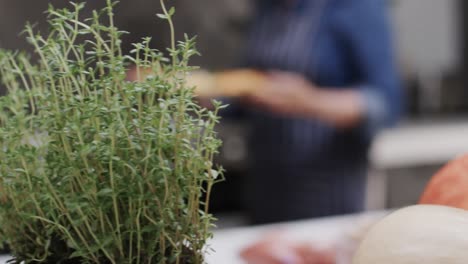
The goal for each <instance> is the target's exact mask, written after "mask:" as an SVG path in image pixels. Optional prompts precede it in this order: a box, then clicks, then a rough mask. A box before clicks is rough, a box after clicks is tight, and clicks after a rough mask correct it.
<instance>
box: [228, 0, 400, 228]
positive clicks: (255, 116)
mask: <svg viewBox="0 0 468 264" xmlns="http://www.w3.org/2000/svg"><path fill="white" fill-rule="evenodd" d="M247 46H248V47H247V49H246V50H247V52H246V56H245V57H246V64H245V66H246V67H247V68H251V69H257V70H261V71H264V72H267V73H268V80H267V82H266V84H265V85H263V87H261V89H256V90H255V91H254V92H253V94H252V95H251V96H248V97H247V98H244V99H245V100H244V101H246V102H248V103H249V104H248V107H244V106H243V107H241V108H242V109H243V113H244V114H245V116H246V117H247V118H248V120H249V121H250V125H251V127H250V128H251V134H250V139H249V146H250V152H249V157H250V159H251V168H250V173H249V176H248V177H247V184H246V185H247V200H246V202H247V206H248V209H249V213H250V217H251V220H252V221H253V223H255V224H262V223H270V222H279V221H290V220H296V219H303V218H313V217H322V216H329V215H337V214H348V213H355V212H359V211H361V210H363V209H364V199H365V189H366V174H367V167H368V155H367V154H368V149H369V146H370V144H371V141H372V139H373V138H374V136H375V135H376V133H378V131H380V130H381V129H383V128H385V127H388V126H391V125H394V124H395V123H396V121H397V120H398V117H399V115H400V112H401V110H400V109H401V100H402V99H401V92H400V80H399V76H398V73H397V69H396V65H395V62H394V53H393V48H392V39H391V32H390V28H389V24H388V18H387V10H386V2H385V1H384V0H263V1H260V2H259V10H258V15H257V17H256V19H255V21H254V23H253V25H252V28H251V33H250V39H249V41H248V44H247ZM234 109H235V108H234ZM231 111H232V110H231Z"/></svg>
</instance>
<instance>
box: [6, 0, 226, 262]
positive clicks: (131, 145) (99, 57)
mask: <svg viewBox="0 0 468 264" xmlns="http://www.w3.org/2000/svg"><path fill="white" fill-rule="evenodd" d="M114 4H115V3H114V2H112V0H107V7H106V8H105V9H103V10H100V11H94V12H93V15H92V17H90V18H87V19H83V18H82V17H81V13H80V11H82V9H83V8H84V4H73V3H72V4H71V6H72V8H70V9H55V8H53V7H50V8H49V10H48V12H47V15H48V21H49V23H50V29H51V31H50V33H49V34H48V35H47V36H41V35H40V34H37V33H35V32H34V31H33V28H32V27H31V26H27V27H26V30H25V33H26V35H27V38H28V41H29V42H30V43H31V44H32V45H33V46H34V49H35V53H36V55H37V57H38V59H37V60H32V59H30V56H29V55H27V54H23V53H21V52H11V51H5V50H2V51H0V77H1V81H2V83H3V84H4V85H5V86H6V87H7V89H8V94H7V95H6V96H4V97H1V98H0V107H1V111H0V160H1V163H0V241H6V242H7V243H8V245H9V247H10V248H11V250H12V254H13V256H14V259H13V260H12V262H13V263H20V262H26V263H53V264H55V263H113V264H121V263H202V262H203V255H204V252H205V251H206V246H205V244H206V241H207V239H208V238H209V237H210V228H211V224H212V220H213V217H212V216H211V215H210V214H209V213H208V205H209V203H208V201H209V199H210V195H209V194H210V191H211V188H212V186H213V184H214V183H215V182H216V181H218V180H219V177H218V175H220V174H221V173H222V169H221V168H218V167H216V166H215V165H214V164H213V156H214V155H215V154H216V153H217V150H218V147H219V146H220V144H221V142H220V140H219V139H218V138H217V137H216V133H215V131H214V130H213V128H214V126H215V124H216V123H217V122H218V121H219V117H218V116H217V112H218V110H219V109H220V108H222V106H221V105H220V104H219V103H215V109H214V110H212V111H210V110H207V109H204V108H201V107H200V106H199V105H197V104H196V103H195V102H194V100H193V99H194V93H193V87H187V84H186V81H185V80H186V76H187V75H188V74H189V73H190V71H191V70H193V67H190V66H189V64H188V61H189V58H190V57H191V56H193V55H195V54H197V52H196V51H195V49H194V39H191V38H188V37H185V39H184V41H181V42H178V43H176V42H175V40H174V28H173V25H172V20H171V17H172V16H173V14H174V9H169V10H168V9H166V6H165V4H164V1H163V0H161V5H162V10H163V11H164V12H163V14H160V15H158V16H159V17H160V18H162V19H165V20H167V21H168V23H169V25H170V28H171V40H172V42H171V43H172V45H171V47H170V48H169V49H168V55H169V56H168V58H166V57H165V56H164V54H163V53H162V52H159V51H157V50H154V49H151V47H150V41H151V39H150V38H145V39H143V40H142V42H140V43H136V44H134V50H133V51H132V56H126V55H124V54H122V51H121V48H120V47H121V36H122V34H125V32H122V31H119V30H118V29H117V28H116V27H115V26H114V22H113V17H114V13H113V6H114ZM129 65H135V66H136V69H146V70H148V69H150V70H151V72H153V74H151V75H149V76H147V77H146V78H145V79H144V80H143V81H141V82H131V81H127V80H126V72H127V69H128V67H129ZM138 71H139V70H137V74H138Z"/></svg>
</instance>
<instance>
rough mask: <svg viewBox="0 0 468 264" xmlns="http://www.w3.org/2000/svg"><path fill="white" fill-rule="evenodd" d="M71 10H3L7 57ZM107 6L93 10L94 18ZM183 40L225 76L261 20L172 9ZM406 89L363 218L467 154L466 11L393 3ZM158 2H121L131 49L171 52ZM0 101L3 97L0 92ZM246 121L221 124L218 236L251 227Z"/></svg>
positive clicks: (380, 140)
mask: <svg viewBox="0 0 468 264" xmlns="http://www.w3.org/2000/svg"><path fill="white" fill-rule="evenodd" d="M65 2H67V1H63V0H57V1H45V0H35V1H30V0H15V1H12V0H0V47H1V48H8V49H29V46H28V45H27V44H26V43H25V41H24V40H23V37H22V36H20V35H19V34H18V32H20V31H21V30H22V28H23V26H24V24H25V21H38V22H39V24H38V26H37V28H38V29H39V30H43V31H44V30H46V29H45V28H46V27H44V25H45V24H44V20H45V15H44V13H43V11H44V10H46V8H47V5H48V4H49V3H53V4H54V5H55V6H65V5H66V3H65ZM102 2H104V1H89V2H88V9H92V8H96V7H99V6H103V3H102ZM171 2H172V3H173V5H174V6H175V7H176V10H177V12H176V17H175V23H176V28H177V32H178V36H179V37H181V35H182V33H187V34H188V35H191V36H193V35H197V36H198V49H199V50H200V52H201V54H202V56H201V57H197V58H194V60H193V61H192V64H193V65H199V66H201V67H203V68H205V69H209V70H213V71H219V70H224V69H229V68H232V67H235V66H236V65H238V63H239V61H240V58H241V57H242V56H243V54H244V47H245V41H246V33H247V30H248V28H249V25H250V23H251V22H252V19H253V16H254V14H255V10H254V1H252V0H196V1H194V0H174V1H171ZM388 4H389V6H390V11H391V20H392V26H393V30H394V36H395V38H394V42H395V44H396V47H397V51H398V52H397V53H398V58H397V60H398V63H399V68H400V70H401V75H402V76H403V81H404V93H405V95H406V102H407V103H406V106H405V114H404V118H403V120H402V121H401V122H400V124H399V126H398V127H396V128H392V129H390V130H387V131H384V132H382V133H381V134H379V135H378V136H377V138H376V139H375V140H374V142H373V145H372V148H371V151H370V166H369V168H368V187H367V196H366V197H367V198H366V208H367V209H368V210H371V209H385V208H394V207H400V206H403V205H407V204H412V203H415V202H416V201H417V199H418V197H419V195H420V193H421V191H422V189H423V188H424V186H425V184H426V183H427V181H428V180H429V178H430V176H431V175H432V174H433V173H434V172H435V171H436V170H437V169H439V168H440V166H441V165H442V164H444V163H445V162H447V161H448V160H450V159H452V158H453V157H454V156H456V155H458V154H460V153H462V152H466V150H468V138H467V136H466V135H468V119H467V118H465V117H466V116H468V89H467V85H468V78H467V76H468V75H467V73H468V64H467V63H466V62H468V2H467V1H463V0H444V1H440V0H395V1H389V2H388ZM158 7H159V2H158V1H147V0H122V1H121V2H120V4H119V5H118V6H117V8H116V18H117V26H118V27H119V28H121V29H123V30H126V31H129V32H131V34H130V35H127V36H125V40H124V41H125V44H124V50H125V51H127V52H128V51H129V50H130V49H131V46H130V45H129V43H131V42H134V41H139V40H140V38H141V37H143V36H153V38H154V46H155V47H156V48H160V49H164V47H167V46H168V36H169V34H168V30H167V25H166V24H165V23H164V22H163V21H160V20H159V19H157V18H156V16H155V14H156V13H157V10H158ZM2 92H3V91H2ZM248 130H249V127H248V125H246V124H245V123H243V122H242V121H232V120H228V119H226V120H223V122H222V123H221V125H220V126H219V127H218V131H219V133H220V136H221V137H222V139H223V140H224V146H223V148H222V150H221V154H220V156H219V157H218V161H219V163H221V164H222V165H223V166H224V167H225V169H226V171H227V172H226V175H225V177H226V181H225V182H223V183H221V184H219V185H218V186H216V188H215V190H214V193H213V198H212V210H213V213H215V215H216V216H218V217H219V218H220V220H221V221H220V222H219V224H218V225H219V226H220V227H228V226H237V225H243V224H246V223H247V222H246V220H245V217H246V216H245V203H246V201H245V200H244V199H243V198H242V197H243V196H242V190H243V185H244V184H245V180H246V177H248V176H247V174H246V171H247V170H248V168H249V166H250V163H249V151H248V148H247V143H246V134H247V133H248Z"/></svg>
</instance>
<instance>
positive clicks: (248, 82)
mask: <svg viewBox="0 0 468 264" xmlns="http://www.w3.org/2000/svg"><path fill="white" fill-rule="evenodd" d="M152 73H153V72H152V71H151V70H150V69H140V73H139V76H140V77H139V78H138V77H137V75H138V74H137V71H136V69H131V70H129V71H128V73H127V79H128V80H129V81H141V80H142V79H144V78H146V77H148V76H149V75H151V74H152ZM265 81H266V75H265V74H264V73H262V72H260V71H256V70H251V69H236V70H229V71H222V72H214V73H213V72H208V71H203V70H199V71H193V72H191V73H190V74H189V75H188V76H187V86H188V87H195V94H196V95H198V96H202V97H240V96H246V95H249V94H250V93H253V92H254V91H256V90H257V89H261V87H262V86H263V85H264V84H265Z"/></svg>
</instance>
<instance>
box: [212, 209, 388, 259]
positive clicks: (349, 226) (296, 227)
mask: <svg viewBox="0 0 468 264" xmlns="http://www.w3.org/2000/svg"><path fill="white" fill-rule="evenodd" d="M387 213H388V212H387V211H375V212H367V213H364V214H357V215H346V216H337V217H329V218H321V219H316V220H306V221H297V222H290V223H283V224H274V225H266V226H256V227H255V226H254V227H242V228H232V229H223V230H218V231H215V233H214V237H213V239H212V240H211V241H210V242H209V245H210V246H211V248H212V249H213V250H214V252H212V253H210V254H208V255H207V259H206V261H207V263H208V264H219V263H223V264H242V263H244V262H243V261H242V259H241V258H240V257H239V252H240V251H241V250H242V249H243V248H245V247H247V246H249V245H250V244H251V243H254V242H256V241H257V240H259V239H261V238H262V235H265V234H269V233H271V232H277V231H284V232H285V234H287V237H290V238H292V239H295V240H298V241H305V242H311V243H313V244H314V245H317V246H319V247H320V246H325V247H326V246H327V245H331V244H332V243H334V242H336V241H338V240H340V239H343V238H344V236H345V234H347V233H348V232H353V231H355V230H356V229H358V228H359V227H362V226H364V225H366V224H369V223H372V222H374V221H376V220H378V219H380V218H382V217H383V216H384V215H386V214H387Z"/></svg>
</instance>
